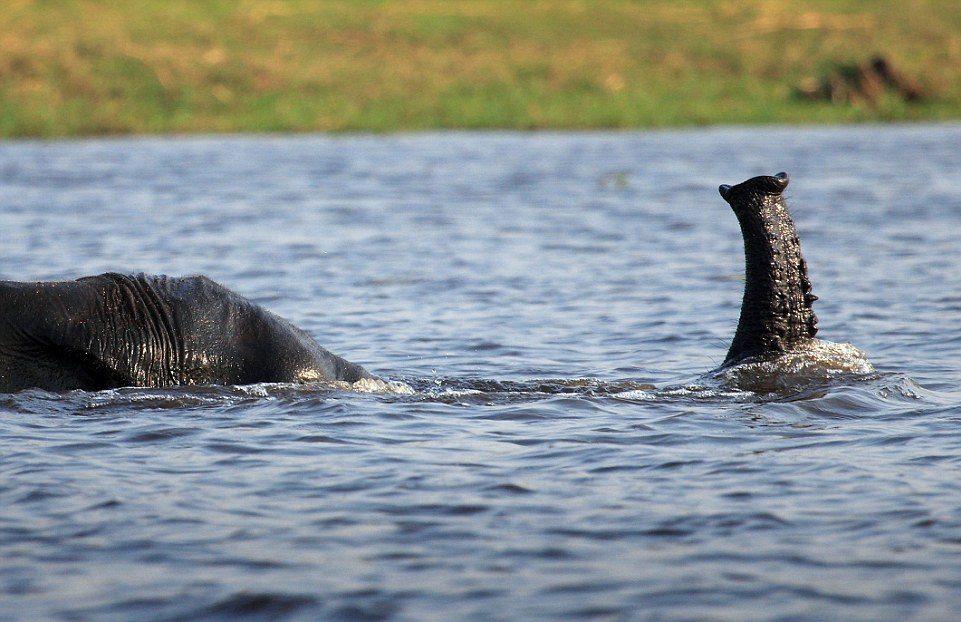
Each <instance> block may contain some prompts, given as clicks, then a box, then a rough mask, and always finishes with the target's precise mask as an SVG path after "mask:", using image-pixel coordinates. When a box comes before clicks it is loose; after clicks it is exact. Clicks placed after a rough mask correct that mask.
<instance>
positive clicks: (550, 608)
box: [0, 125, 961, 620]
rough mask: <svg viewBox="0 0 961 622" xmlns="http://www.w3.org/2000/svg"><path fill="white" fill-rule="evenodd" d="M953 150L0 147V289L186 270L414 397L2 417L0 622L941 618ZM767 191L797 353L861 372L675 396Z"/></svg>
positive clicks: (737, 292)
mask: <svg viewBox="0 0 961 622" xmlns="http://www.w3.org/2000/svg"><path fill="white" fill-rule="evenodd" d="M959 144H961V126H957V125H932V126H924V125H922V126H901V127H897V126H896V127H870V126H865V127H856V128H830V129H807V128H805V129H795V128H761V129H757V128H730V129H712V130H696V131H672V132H653V133H631V134H618V133H611V134H604V133H601V134H593V133H590V134H533V135H532V134H496V133H494V134H472V133H454V134H427V135H416V136H397V137H292V138H291V137H258V138H229V137H228V138H219V137H218V138H176V139H126V140H98V141H78V142H53V143H30V142H12V143H11V142H8V143H3V144H0V198H2V201H0V259H2V261H0V277H2V278H5V279H15V280H46V279H65V278H75V277H77V276H81V275H85V274H93V273H98V272H102V271H106V270H119V271H124V272H133V271H145V272H149V273H167V274H173V275H182V274H197V273H204V274H207V275H209V276H211V277H212V278H214V279H216V280H218V281H220V282H222V283H223V284H225V285H227V286H228V287H230V288H232V289H234V290H236V291H238V292H240V293H242V294H245V295H247V296H248V297H250V298H252V299H254V300H256V301H258V302H260V303H262V304H264V305H266V306H267V307H269V308H270V309H272V310H274V311H276V312H278V313H279V314H281V315H283V316H285V317H287V318H288V319H290V320H292V321H293V322H294V323H295V324H297V325H299V326H302V327H303V328H305V329H307V330H308V331H309V332H310V333H311V334H313V335H314V336H316V337H317V339H318V340H319V341H320V343H322V344H323V345H325V346H326V347H328V348H329V349H331V350H332V351H334V352H336V353H338V354H341V355H343V356H345V357H347V358H348V359H350V360H352V361H356V362H358V363H361V364H363V365H365V366H366V367H367V368H368V369H369V370H371V371H372V372H374V373H376V374H378V375H381V376H384V377H387V378H390V379H392V380H395V381H399V382H403V383H405V384H406V385H408V386H409V387H410V388H411V389H412V392H411V393H409V394H401V393H396V394H393V393H364V392H357V391H350V390H345V389H344V388H342V387H292V386H252V387H227V388H223V387H221V388H200V389H189V390H188V389H174V390H145V389H122V390H116V391H107V392H102V393H83V392H73V393H68V394H63V395H57V394H51V393H44V392H39V391H26V392H22V393H18V394H14V395H7V396H0V620H19V619H40V618H45V619H63V620H83V619H98V620H110V619H116V620H130V619H138V620H147V619H149V620H182V619H191V620H217V619H224V620H226V619H236V618H241V617H246V618H251V619H304V620H314V619H344V620H364V619H367V620H380V619H408V620H450V619H473V620H497V619H503V620H526V619H537V618H542V619H543V618H552V619H578V618H582V619H614V620H619V619H651V620H693V619H719V620H744V619H779V620H821V619H844V620H879V619H889V620H901V619H919V620H949V619H954V618H955V617H956V615H957V614H958V612H959V611H961V392H959V389H958V385H959V379H961V374H959V371H958V370H959V363H958V361H959V357H958V352H959V350H961V322H959V321H958V319H959V316H961V259H959V255H958V249H959V248H961V182H959V180H961V150H959V149H958V145H959ZM780 170H787V171H788V172H789V173H790V174H791V176H792V182H791V187H790V188H789V189H788V200H789V204H790V206H791V208H792V211H793V214H794V216H795V220H796V221H797V224H798V229H799V231H800V234H801V239H802V243H803V247H804V252H805V255H806V258H807V260H808V263H809V265H810V271H811V278H812V281H813V283H814V292H815V293H816V294H818V295H819V296H820V297H821V300H820V301H819V302H818V303H817V304H816V307H815V308H816V311H817V313H818V315H819V317H820V318H821V323H820V326H821V333H820V335H819V336H821V337H823V338H824V339H828V340H831V341H834V342H850V343H853V344H855V345H856V346H857V347H858V348H860V349H861V350H863V351H865V352H866V353H867V355H868V357H869V359H870V361H871V362H872V363H873V366H874V371H869V370H863V373H843V374H842V373H824V374H823V375H822V376H821V377H815V378H812V377H809V376H805V377H804V378H801V379H800V380H798V379H795V380H796V381H790V382H785V383H781V384H779V385H777V386H768V385H766V384H765V383H764V382H761V383H760V384H758V383H754V384H752V380H757V379H758V377H762V376H763V374H764V372H763V370H757V373H756V374H755V373H754V372H744V375H745V376H747V377H744V378H740V379H737V378H735V379H733V380H732V379H731V378H720V377H717V376H706V375H705V372H707V371H709V370H711V369H713V368H714V367H716V366H717V365H718V364H719V363H720V362H721V361H722V360H723V358H724V354H725V352H726V349H727V346H728V344H729V341H730V338H731V336H732V335H733V331H734V327H735V324H736V322H737V315H738V308H739V305H740V298H741V288H742V280H741V279H742V272H743V255H742V247H741V239H740V234H739V230H738V227H737V222H736V220H735V218H734V216H733V214H732V213H731V211H730V208H729V207H728V206H727V205H726V204H725V203H724V202H723V201H722V200H721V198H720V197H719V196H718V194H717V191H716V188H717V185H718V184H720V183H729V184H730V183H737V182H740V181H742V180H744V179H746V178H747V177H750V176H753V175H758V174H773V173H775V172H777V171H780ZM742 371H743V370H742ZM761 379H762V380H763V377H762V378H761ZM748 389H753V390H748Z"/></svg>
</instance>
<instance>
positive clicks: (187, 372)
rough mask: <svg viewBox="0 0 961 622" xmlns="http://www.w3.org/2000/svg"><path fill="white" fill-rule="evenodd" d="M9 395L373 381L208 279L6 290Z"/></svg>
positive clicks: (3, 351) (141, 278) (2, 382)
mask: <svg viewBox="0 0 961 622" xmlns="http://www.w3.org/2000/svg"><path fill="white" fill-rule="evenodd" d="M0 314H2V317H0V391H4V392H12V391H17V390H20V389H25V388H31V387H36V388H41V389H47V390H50V391H63V390H69V389H85V390H101V389H108V388H114V387H123V386H149V387H167V386H174V385H199V384H228V385H234V384H252V383H258V382H310V381H318V380H343V381H347V382H355V381H357V380H361V379H363V378H371V377H372V376H371V375H370V374H369V373H368V372H367V371H366V370H364V369H363V368H362V367H360V366H358V365H354V364H353V363H349V362H347V361H345V360H344V359H342V358H340V357H339V356H335V355H334V354H331V353H330V352H328V351H327V350H325V349H324V348H322V347H320V346H319V345H318V344H317V342H316V341H314V339H313V338H311V337H310V335H308V334H307V333H306V332H304V331H302V330H300V329H299V328H297V327H295V326H294V325H292V324H291V323H290V322H288V321H286V320H284V319H283V318H280V317H278V316H276V315H274V314H273V313H271V312H269V311H267V310H266V309H264V308H263V307H260V306H259V305H256V304H254V303H252V302H250V301H249V300H247V299H246V298H244V297H242V296H239V295H237V294H235V293H233V292H232V291H230V290H228V289H227V288H225V287H223V286H221V285H219V284H217V283H215V282H214V281H212V280H210V279H208V278H206V277H203V276H195V277H187V278H169V277H165V276H145V275H137V276H125V275H122V274H114V273H108V274H101V275H99V276H92V277H86V278H82V279H78V280H76V281H66V282H56V283H15V282H9V281H3V282H0Z"/></svg>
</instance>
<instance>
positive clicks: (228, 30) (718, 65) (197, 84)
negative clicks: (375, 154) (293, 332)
mask: <svg viewBox="0 0 961 622" xmlns="http://www.w3.org/2000/svg"><path fill="white" fill-rule="evenodd" d="M4 4H5V8H4V10H3V11H0V135H2V136H64V135H84V134H114V133H131V132H133V133H157V132H237V131H309V130H332V131H347V130H372V131H391V130H419V129H433V128H621V127H657V126H672V125H689V124H706V123H767V122H787V123H794V122H843V121H869V120H902V119H958V118H961V3H959V2H957V0H927V1H925V0H914V1H911V0H812V1H809V2H804V3H796V2H789V1H788V0H763V1H757V2H737V1H736V0H697V1H690V2H683V3H682V2H675V1H671V0H649V1H633V2H632V1H627V0H526V1H525V0H409V1H398V2H389V1H384V2H377V1H361V0H326V1H307V0H290V1H279V0H234V1H229V2H228V1H215V0H205V1H203V2H199V1H196V0H166V1H164V0H125V1H124V2H106V1H93V0H48V1H41V0H34V1H30V0H6V2H5V3H4ZM876 53H881V54H884V55H885V57H886V58H888V59H889V60H890V61H891V62H892V63H893V64H894V65H895V66H896V67H897V68H898V70H900V71H901V72H902V73H904V74H905V75H908V76H910V77H911V78H912V79H914V80H916V81H917V83H918V84H919V85H920V86H921V88H922V89H923V92H924V97H923V98H922V99H921V100H920V101H918V102H907V101H905V100H904V98H902V97H899V96H898V95H897V94H896V93H887V92H885V93H882V94H881V95H880V96H878V97H876V98H871V99H867V98H857V97H853V98H850V99H838V98H837V97H835V100H836V101H834V102H832V101H829V100H827V99H825V100H811V99H806V98H804V97H801V96H799V94H798V86H799V85H802V84H808V85H811V84H816V83H819V82H818V81H822V79H824V78H825V76H830V75H832V72H833V73H837V71H838V67H839V66H843V65H852V66H853V64H856V63H858V62H861V61H864V60H866V59H867V58H869V57H870V56H871V55H872V54H876ZM849 71H850V69H849ZM842 72H843V69H842Z"/></svg>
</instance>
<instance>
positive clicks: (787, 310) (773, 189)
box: [719, 173, 817, 367]
mask: <svg viewBox="0 0 961 622" xmlns="http://www.w3.org/2000/svg"><path fill="white" fill-rule="evenodd" d="M787 184H788V176H787V174H786V173H778V174H777V175H775V176H773V177H770V176H763V177H754V178H752V179H749V180H747V181H745V182H743V183H740V184H738V185H736V186H721V187H720V188H719V191H720V193H721V196H722V197H724V200H725V201H727V202H728V203H729V204H730V205H731V208H732V209H733V210H734V214H735V215H736V216H737V219H738V221H739V222H740V224H741V234H742V235H743V236H744V259H745V279H746V282H745V285H744V300H743V301H742V303H741V317H740V320H739V321H738V324H737V331H736V332H735V333H734V340H733V341H732V342H731V348H730V350H728V353H727V357H726V358H725V359H724V364H723V366H724V367H727V366H729V365H733V364H735V363H737V362H739V361H741V360H744V359H746V358H749V357H755V356H763V355H767V354H777V353H782V352H786V351H788V350H790V349H792V348H794V347H796V346H797V345H799V344H801V343H803V342H805V341H807V340H809V339H811V338H812V337H814V335H815V334H816V333H817V316H815V315H814V311H813V309H812V305H813V303H814V301H815V300H817V296H815V295H814V294H812V293H811V281H810V280H809V279H808V274H807V264H806V263H805V262H804V257H802V256H801V244H800V241H799V240H798V236H797V231H796V230H795V228H794V222H793V221H792V220H791V216H790V215H789V214H788V211H787V207H786V206H785V203H784V197H783V192H784V189H785V188H787Z"/></svg>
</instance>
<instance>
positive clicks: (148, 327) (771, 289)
mask: <svg viewBox="0 0 961 622" xmlns="http://www.w3.org/2000/svg"><path fill="white" fill-rule="evenodd" d="M787 185H788V176H787V174H786V173H779V174H777V175H774V176H762V177H754V178H752V179H749V180H747V181H745V182H743V183H740V184H738V185H736V186H727V185H724V186H721V187H720V188H719V190H720V193H721V196H722V197H723V198H724V199H725V200H726V201H727V202H728V203H729V204H730V205H731V207H732V209H733V210H734V213H735V215H736V216H737V218H738V221H739V222H740V224H741V233H742V235H743V238H744V254H745V267H746V284H745V287H744V299H743V302H742V304H741V316H740V320H739V322H738V326H737V331H736V332H735V334H734V340H733V342H732V343H731V347H730V350H729V351H728V354H727V357H726V358H725V360H724V363H723V364H722V366H721V367H722V368H725V367H730V366H733V365H736V364H737V363H740V362H742V361H745V360H746V359H752V360H753V359H756V358H758V357H766V356H776V355H778V354H782V353H784V352H788V351H791V350H794V349H798V348H802V347H804V346H805V345H807V344H810V343H812V342H813V340H814V335H815V334H816V333H817V317H816V316H815V315H814V311H813V309H812V303H813V302H814V301H815V300H817V296H815V295H813V294H812V293H811V282H810V280H809V279H808V275H807V266H806V264H805V262H804V258H803V257H802V256H801V245H800V242H799V241H798V236H797V231H796V230H795V228H794V223H793V222H792V220H791V217H790V215H788V212H787V208H786V207H785V204H784V198H783V192H784V189H785V188H786V187H787ZM365 378H373V377H372V376H371V375H370V374H369V373H368V372H367V371H366V370H364V368H362V367H360V366H358V365H355V364H353V363H350V362H348V361H345V360H344V359H342V358H340V357H339V356H336V355H334V354H331V353H330V352H328V351H327V350H325V349H324V348H322V347H321V346H320V345H318V344H317V342H316V341H314V340H313V339H312V338H311V337H310V335H308V334H307V333H305V332H304V331H302V330H300V329H299V328H297V327H295V326H293V325H292V324H291V323H289V322H287V321H286V320H284V319H283V318H280V317H278V316H276V315H274V314H273V313H271V312H269V311H267V310H266V309H264V308H262V307H260V306H258V305H256V304H254V303H252V302H250V301H249V300H247V299H246V298H243V297H242V296H239V295H237V294H235V293H233V292H231V291H230V290H228V289H227V288H225V287H223V286H221V285H218V284H217V283H215V282H213V281H211V280H210V279H208V278H206V277H203V276H196V277H188V278H169V277H164V276H145V275H138V276H125V275H122V274H114V273H108V274H101V275H99V276H93V277H86V278H82V279H78V280H76V281H68V282H57V283H16V282H9V281H8V282H0V391H4V392H11V391H17V390H20V389H25V388H30V387H37V388H42V389H47V390H51V391H62V390H70V389H85V390H99V389H108V388H113V387H122V386H150V387H166V386H174V385H199V384H227V385H239V384H252V383H258V382H287V383H292V382H296V383H306V382H316V381H330V380H341V381H346V382H356V381H358V380H362V379H365Z"/></svg>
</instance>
